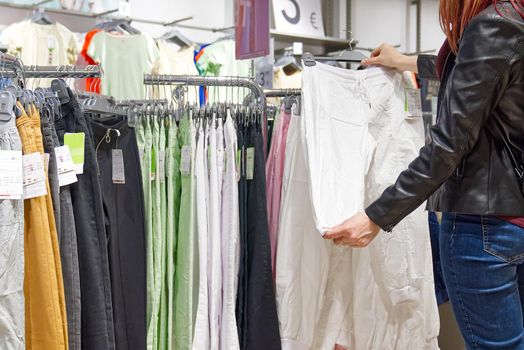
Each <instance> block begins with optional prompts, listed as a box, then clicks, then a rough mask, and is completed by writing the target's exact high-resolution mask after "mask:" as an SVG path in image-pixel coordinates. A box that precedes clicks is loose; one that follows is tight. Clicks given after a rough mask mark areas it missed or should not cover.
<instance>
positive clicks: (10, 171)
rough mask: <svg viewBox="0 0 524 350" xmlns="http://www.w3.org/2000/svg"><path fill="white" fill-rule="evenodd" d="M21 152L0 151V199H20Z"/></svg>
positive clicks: (21, 183)
mask: <svg viewBox="0 0 524 350" xmlns="http://www.w3.org/2000/svg"><path fill="white" fill-rule="evenodd" d="M23 193H24V188H23V163H22V151H0V199H22V195H23Z"/></svg>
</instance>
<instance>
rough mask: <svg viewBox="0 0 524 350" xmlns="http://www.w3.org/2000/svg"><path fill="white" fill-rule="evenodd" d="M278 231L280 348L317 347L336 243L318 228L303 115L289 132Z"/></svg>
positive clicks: (295, 119)
mask: <svg viewBox="0 0 524 350" xmlns="http://www.w3.org/2000/svg"><path fill="white" fill-rule="evenodd" d="M278 232H279V233H278V247H279V248H278V250H277V258H276V278H275V283H276V298H277V310H278V317H279V320H280V336H281V338H282V349H283V350H310V349H314V348H313V347H312V346H313V341H314V337H315V329H316V324H317V320H318V319H319V317H320V312H321V306H322V305H323V299H324V296H323V295H324V291H325V286H326V283H327V277H328V276H327V271H328V269H329V256H330V254H331V251H332V249H333V247H332V245H331V244H330V242H328V241H326V240H324V239H322V237H321V236H320V235H319V233H318V231H317V230H316V228H315V221H314V220H313V208H312V207H311V200H310V195H309V174H308V171H307V168H306V163H305V154H304V144H303V140H302V138H301V136H300V117H299V116H296V115H295V114H293V115H292V116H291V123H290V125H289V130H288V135H287V142H286V159H285V165H284V177H283V179H282V201H281V207H280V222H279V226H278ZM330 350H332V349H330Z"/></svg>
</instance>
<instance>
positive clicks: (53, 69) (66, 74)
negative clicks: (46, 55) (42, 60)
mask: <svg viewBox="0 0 524 350" xmlns="http://www.w3.org/2000/svg"><path fill="white" fill-rule="evenodd" d="M7 62H8V61H5V63H6V64H5V65H4V64H2V59H1V58H0V77H4V78H23V79H27V78H98V77H100V76H101V70H100V67H99V66H94V65H93V66H24V65H22V64H21V61H18V63H17V62H16V61H15V62H14V63H13V64H11V65H10V64H8V63H7Z"/></svg>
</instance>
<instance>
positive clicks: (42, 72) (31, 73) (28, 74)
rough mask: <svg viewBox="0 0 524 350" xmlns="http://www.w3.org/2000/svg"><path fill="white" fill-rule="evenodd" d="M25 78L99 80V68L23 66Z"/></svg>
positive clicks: (94, 66) (92, 66)
mask: <svg viewBox="0 0 524 350" xmlns="http://www.w3.org/2000/svg"><path fill="white" fill-rule="evenodd" d="M22 73H23V75H24V77H25V78H99V77H100V76H101V75H102V74H101V70H100V66H96V65H91V66H24V68H23V72H22Z"/></svg>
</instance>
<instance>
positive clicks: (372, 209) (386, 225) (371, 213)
mask: <svg viewBox="0 0 524 350" xmlns="http://www.w3.org/2000/svg"><path fill="white" fill-rule="evenodd" d="M379 200H380V199H379ZM379 200H377V201H375V202H373V203H372V204H371V205H370V206H369V207H367V208H366V210H365V212H366V215H367V216H368V217H369V218H370V219H371V221H373V222H374V223H375V225H377V226H379V227H380V228H381V229H383V230H384V231H386V232H391V231H392V230H393V228H394V227H395V225H394V224H393V223H391V222H390V221H389V220H388V215H387V212H386V211H385V210H384V206H381V205H380V203H379Z"/></svg>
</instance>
